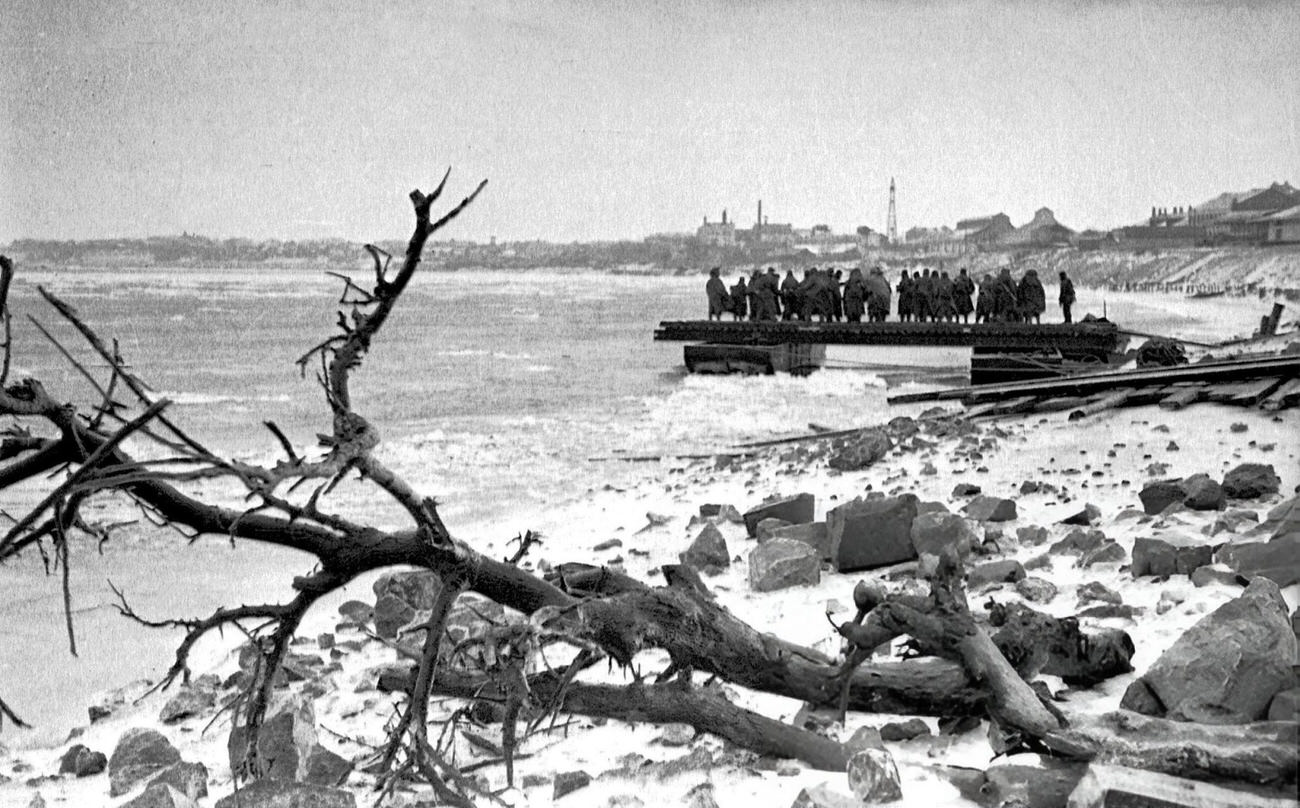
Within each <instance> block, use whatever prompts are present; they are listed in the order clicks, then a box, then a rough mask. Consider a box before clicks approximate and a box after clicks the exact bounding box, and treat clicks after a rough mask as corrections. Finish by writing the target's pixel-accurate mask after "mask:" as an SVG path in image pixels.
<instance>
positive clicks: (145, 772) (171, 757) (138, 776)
mask: <svg viewBox="0 0 1300 808" xmlns="http://www.w3.org/2000/svg"><path fill="white" fill-rule="evenodd" d="M180 760H181V753H180V752H177V751H176V747H174V746H172V745H171V742H170V741H168V740H167V738H166V736H164V735H163V734H162V733H161V732H159V731H157V730H154V729H144V728H141V727H137V728H135V729H129V730H127V731H126V732H124V733H122V737H121V738H119V739H118V741H117V746H116V747H115V748H114V749H113V754H112V756H111V757H109V759H108V781H109V788H108V795H109V796H110V797H119V796H121V795H123V794H125V793H126V792H128V791H130V790H131V789H133V788H135V786H136V784H137V783H139V782H140V781H141V780H144V779H145V778H146V777H148V776H150V775H152V774H154V773H156V772H159V771H161V770H163V769H165V768H167V767H168V766H170V765H172V764H173V763H179V762H180Z"/></svg>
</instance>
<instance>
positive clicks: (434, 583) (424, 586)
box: [373, 570, 442, 611]
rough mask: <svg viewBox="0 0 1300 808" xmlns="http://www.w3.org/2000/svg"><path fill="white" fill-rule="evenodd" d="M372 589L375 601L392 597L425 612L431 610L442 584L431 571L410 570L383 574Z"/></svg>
mask: <svg viewBox="0 0 1300 808" xmlns="http://www.w3.org/2000/svg"><path fill="white" fill-rule="evenodd" d="M373 589H374V592H375V600H376V601H378V600H379V599H380V598H382V597H383V596H384V595H392V596H393V597H395V598H398V599H400V600H402V601H404V602H406V603H408V604H410V606H411V608H412V609H415V610H416V611H427V610H429V609H432V608H433V601H434V599H435V598H437V597H438V592H439V590H441V589H442V584H441V583H440V582H439V580H438V576H437V575H436V574H435V573H434V572H433V571H432V570H410V571H403V572H386V573H384V574H383V575H381V576H379V578H377V579H376V580H375V583H374V587H373Z"/></svg>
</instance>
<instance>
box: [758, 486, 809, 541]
mask: <svg viewBox="0 0 1300 808" xmlns="http://www.w3.org/2000/svg"><path fill="white" fill-rule="evenodd" d="M813 505H814V498H813V495H812V494H807V493H804V494H796V495H795V496H793V497H785V498H782V499H775V500H771V501H769V502H764V503H763V504H762V505H759V506H758V507H756V508H751V509H749V510H748V511H746V512H745V517H744V518H745V532H746V533H748V534H749V536H750V538H754V537H755V536H756V535H757V531H758V523H759V522H761V521H763V520H764V519H784V520H785V521H787V522H789V523H790V524H792V525H801V524H803V523H804V522H811V521H812V520H813Z"/></svg>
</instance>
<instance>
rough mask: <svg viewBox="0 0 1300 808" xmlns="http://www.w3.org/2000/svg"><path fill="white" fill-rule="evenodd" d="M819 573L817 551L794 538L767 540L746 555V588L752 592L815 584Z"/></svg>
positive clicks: (820, 568) (819, 563)
mask: <svg viewBox="0 0 1300 808" xmlns="http://www.w3.org/2000/svg"><path fill="white" fill-rule="evenodd" d="M821 573H822V560H821V554H820V553H818V552H817V550H816V549H814V548H813V547H812V546H811V545H808V544H805V543H804V542H801V541H795V540H794V539H768V540H767V541H765V542H763V543H761V544H759V545H758V546H757V547H755V548H754V549H753V550H752V551H751V552H750V554H749V587H750V588H751V589H753V590H754V591H755V592H773V591H776V590H778V589H787V588H789V587H792V586H816V585H817V584H818V583H820V582H821Z"/></svg>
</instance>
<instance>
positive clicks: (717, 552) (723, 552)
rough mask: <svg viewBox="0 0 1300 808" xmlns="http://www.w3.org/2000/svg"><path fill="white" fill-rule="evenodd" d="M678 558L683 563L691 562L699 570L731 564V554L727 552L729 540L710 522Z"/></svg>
mask: <svg viewBox="0 0 1300 808" xmlns="http://www.w3.org/2000/svg"><path fill="white" fill-rule="evenodd" d="M678 558H680V559H681V562H682V563H683V564H689V565H691V566H692V567H694V568H695V569H697V570H707V569H710V568H715V569H717V568H721V567H729V566H731V555H730V554H729V553H728V552H727V540H726V538H724V537H723V535H722V531H721V530H718V528H717V526H716V525H714V524H712V523H710V524H707V525H705V526H704V529H703V530H701V531H700V533H699V535H697V536H696V537H695V541H693V542H691V546H690V547H687V548H686V552H684V553H681V554H680V555H679V556H678Z"/></svg>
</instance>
